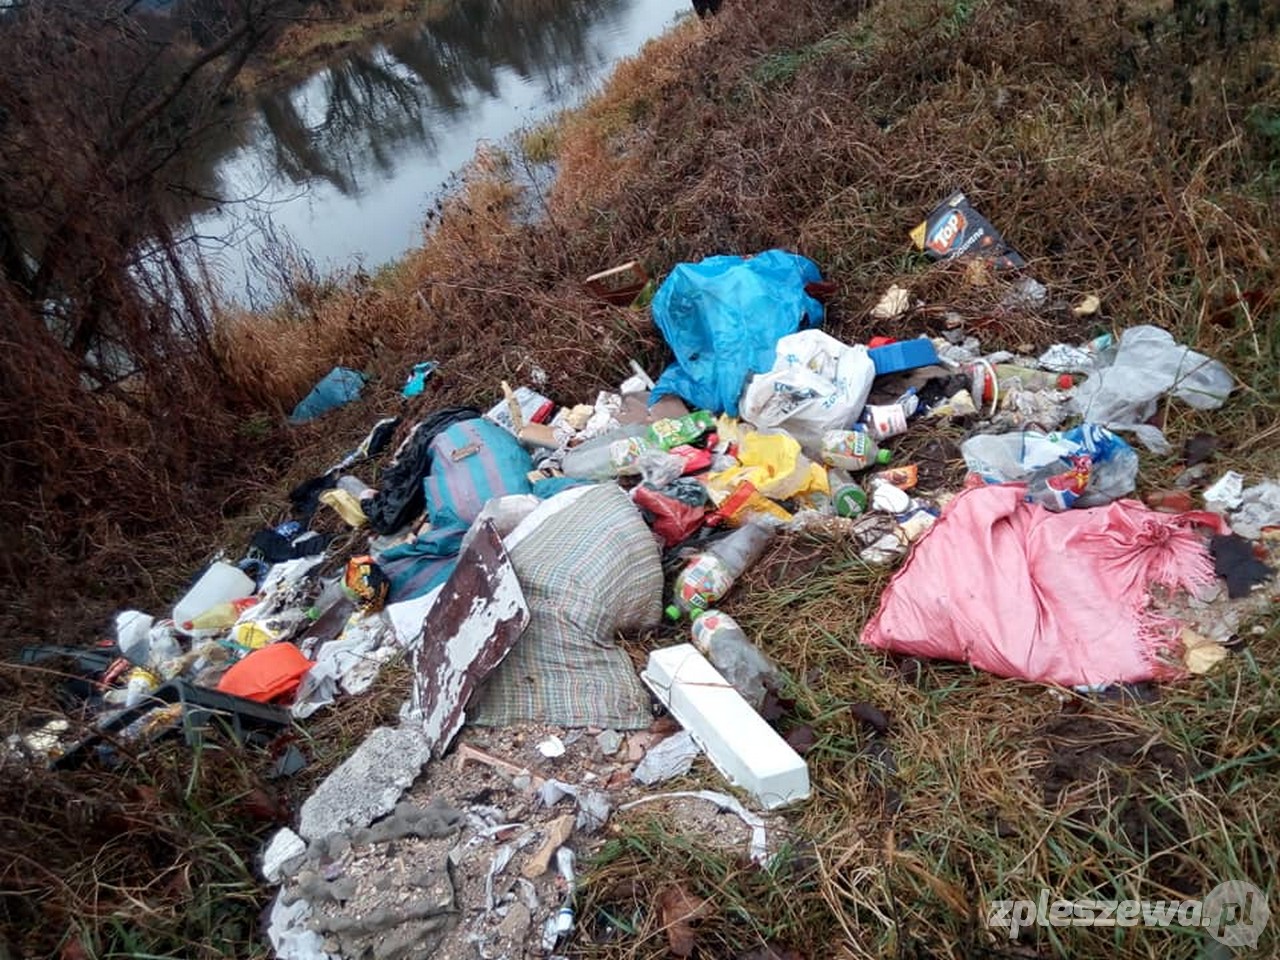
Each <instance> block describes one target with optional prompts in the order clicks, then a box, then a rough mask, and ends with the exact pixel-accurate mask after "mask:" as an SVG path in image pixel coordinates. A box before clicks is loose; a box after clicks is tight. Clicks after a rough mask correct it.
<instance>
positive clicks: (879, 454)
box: [876, 450, 893, 463]
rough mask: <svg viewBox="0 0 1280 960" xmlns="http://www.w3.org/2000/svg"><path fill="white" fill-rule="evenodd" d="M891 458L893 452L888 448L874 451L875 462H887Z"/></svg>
mask: <svg viewBox="0 0 1280 960" xmlns="http://www.w3.org/2000/svg"><path fill="white" fill-rule="evenodd" d="M892 459H893V454H892V453H891V452H890V451H888V450H877V451H876V463H888V462H889V461H890V460H892Z"/></svg>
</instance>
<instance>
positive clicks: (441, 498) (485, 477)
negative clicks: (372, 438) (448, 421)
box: [423, 418, 533, 530]
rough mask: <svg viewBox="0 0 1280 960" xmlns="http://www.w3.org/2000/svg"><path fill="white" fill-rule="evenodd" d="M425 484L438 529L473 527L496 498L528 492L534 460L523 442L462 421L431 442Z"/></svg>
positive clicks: (496, 429)
mask: <svg viewBox="0 0 1280 960" xmlns="http://www.w3.org/2000/svg"><path fill="white" fill-rule="evenodd" d="M428 450H429V451H430V455H429V462H430V464H431V470H430V472H429V473H428V474H427V478H426V479H425V480H424V481H423V492H424V493H425V494H426V499H427V518H428V519H429V520H430V521H431V526H432V527H433V528H435V529H436V530H444V529H448V528H450V527H462V528H464V529H465V528H466V527H469V526H471V522H472V521H473V520H475V518H476V516H477V515H478V514H479V513H480V508H481V507H483V506H484V505H485V503H486V502H487V501H488V500H490V499H491V498H493V497H503V496H506V495H508V494H514V493H528V492H529V491H530V489H531V487H530V485H529V472H530V471H531V470H532V469H533V461H532V460H531V459H530V458H529V454H528V453H526V452H525V449H524V447H522V446H520V441H518V440H517V439H516V438H515V437H513V436H512V435H511V434H510V433H508V432H507V431H506V430H504V429H503V428H502V427H500V426H498V425H497V424H494V423H490V422H489V421H488V420H482V419H479V418H477V419H475V420H463V421H462V422H460V423H455V424H454V425H453V426H451V427H449V428H448V429H447V430H445V431H444V432H443V433H440V434H438V435H437V436H436V438H435V439H434V440H432V441H431V446H430V447H429V448H428Z"/></svg>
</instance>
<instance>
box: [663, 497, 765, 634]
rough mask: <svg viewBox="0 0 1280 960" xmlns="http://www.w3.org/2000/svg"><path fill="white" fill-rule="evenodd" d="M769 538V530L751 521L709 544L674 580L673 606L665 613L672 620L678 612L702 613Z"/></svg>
mask: <svg viewBox="0 0 1280 960" xmlns="http://www.w3.org/2000/svg"><path fill="white" fill-rule="evenodd" d="M773 534H774V527H773V526H771V525H766V524H764V523H761V522H759V521H755V520H752V521H749V522H747V523H745V524H743V525H742V526H741V527H739V528H738V529H737V530H735V531H733V533H731V534H729V535H728V536H727V537H725V538H724V539H723V540H719V541H717V542H716V543H714V544H712V545H711V546H710V547H708V548H707V549H706V550H705V551H703V552H702V553H700V554H699V555H698V556H697V557H695V558H694V559H693V560H692V561H690V563H689V565H688V566H687V567H685V568H684V569H683V570H682V571H680V575H679V576H677V577H676V584H675V603H674V604H672V606H671V607H668V608H667V613H668V614H669V615H671V616H673V618H675V617H679V615H680V614H681V613H682V612H683V613H688V612H691V611H694V610H706V609H707V608H709V607H710V606H711V605H712V604H714V603H716V602H717V601H718V600H719V599H720V598H721V597H723V596H724V595H725V594H726V593H728V592H729V591H730V590H731V589H732V588H733V582H734V581H735V580H736V579H737V578H738V577H740V576H741V575H742V572H743V571H744V570H746V569H747V568H748V567H749V566H751V564H752V563H754V562H755V561H756V560H757V559H758V558H759V556H760V555H761V554H762V553H764V549H765V547H767V546H768V545H769V541H770V540H772V539H773Z"/></svg>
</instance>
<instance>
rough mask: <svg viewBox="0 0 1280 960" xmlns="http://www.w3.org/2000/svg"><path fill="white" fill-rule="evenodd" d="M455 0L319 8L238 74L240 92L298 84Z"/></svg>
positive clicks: (382, 0)
mask: <svg viewBox="0 0 1280 960" xmlns="http://www.w3.org/2000/svg"><path fill="white" fill-rule="evenodd" d="M452 2H453V0H361V2H359V3H355V4H351V7H350V9H344V10H343V11H342V12H341V13H338V14H329V13H326V12H325V11H323V10H322V9H316V10H315V11H313V14H312V16H311V17H309V18H306V19H304V20H301V21H299V22H298V23H294V24H290V25H289V26H287V27H286V28H285V29H284V30H283V31H282V32H281V34H280V35H279V36H278V37H277V38H276V39H275V41H274V42H273V43H272V44H271V45H270V47H269V49H266V50H264V51H262V52H261V53H260V54H259V55H258V56H257V57H255V58H254V59H253V60H252V61H251V62H250V63H249V64H248V65H247V66H246V67H245V69H244V70H243V71H242V72H241V74H240V76H239V78H238V81H239V86H240V88H241V90H243V91H245V92H248V91H251V90H254V89H258V88H262V87H270V86H277V85H280V84H286V83H290V82H292V81H296V80H298V79H300V78H301V77H304V76H306V75H307V74H308V73H310V72H312V71H313V70H314V69H315V68H316V67H317V66H319V65H321V64H323V63H324V62H325V61H327V60H329V59H331V58H333V57H334V56H336V55H337V54H339V53H341V52H342V51H344V50H346V49H348V48H350V47H353V46H356V45H362V44H369V43H372V42H374V41H376V39H377V38H378V36H380V35H381V34H385V33H387V32H388V31H391V30H394V29H395V28H396V27H399V26H403V25H405V24H409V23H414V22H417V21H425V20H429V19H431V18H432V17H433V16H439V15H441V14H443V13H444V12H445V11H447V10H448V9H449V5H450V4H451V3H452Z"/></svg>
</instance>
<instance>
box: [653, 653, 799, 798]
mask: <svg viewBox="0 0 1280 960" xmlns="http://www.w3.org/2000/svg"><path fill="white" fill-rule="evenodd" d="M640 679H641V680H643V681H644V682H645V684H646V685H647V686H648V687H649V689H650V690H652V691H653V693H654V696H656V697H657V698H658V699H659V700H661V701H662V703H663V704H664V705H665V706H666V708H667V709H668V710H670V711H671V713H672V715H673V716H674V717H675V718H676V719H677V720H679V721H680V724H681V726H683V727H684V728H685V729H686V730H688V731H689V733H691V734H692V735H693V739H694V740H695V741H697V743H698V744H699V745H700V746H701V747H702V749H703V750H704V751H705V752H706V754H707V757H708V759H710V760H711V762H712V763H713V764H715V766H716V769H717V770H719V771H720V772H721V773H722V774H724V775H725V777H726V778H727V779H728V780H729V782H730V783H733V784H735V785H736V786H739V787H742V788H743V789H744V790H746V791H747V792H748V793H749V794H751V796H752V797H753V798H754V799H755V800H756V802H758V803H759V804H760V805H761V806H763V807H764V808H765V809H768V810H772V809H774V808H775V807H781V806H785V805H786V804H789V803H794V802H795V801H797V800H804V799H805V798H807V797H808V796H809V768H808V767H807V766H806V765H805V762H804V760H802V759H801V758H800V755H799V754H798V753H796V752H795V751H794V750H792V749H791V747H790V746H788V745H787V742H786V741H785V740H783V739H782V737H780V736H778V734H777V732H776V731H775V730H774V729H773V728H772V727H770V726H769V724H767V723H766V722H765V721H764V718H763V717H761V716H760V714H758V713H756V711H755V710H753V709H752V708H751V705H750V704H749V703H747V701H746V700H744V699H743V698H742V696H741V694H739V693H738V691H736V690H734V689H733V687H732V686H730V684H729V681H727V680H726V679H725V678H724V677H723V676H721V674H720V672H719V671H718V670H716V668H715V667H713V666H712V665H711V663H710V662H709V661H708V660H707V658H706V657H704V656H703V655H702V654H700V653H699V652H698V651H697V649H695V648H694V646H693V644H691V643H682V644H680V645H678V646H674V647H665V648H663V649H661V650H654V651H652V652H651V653H650V654H649V663H648V666H646V668H645V670H644V672H643V673H642V674H641V675H640Z"/></svg>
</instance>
